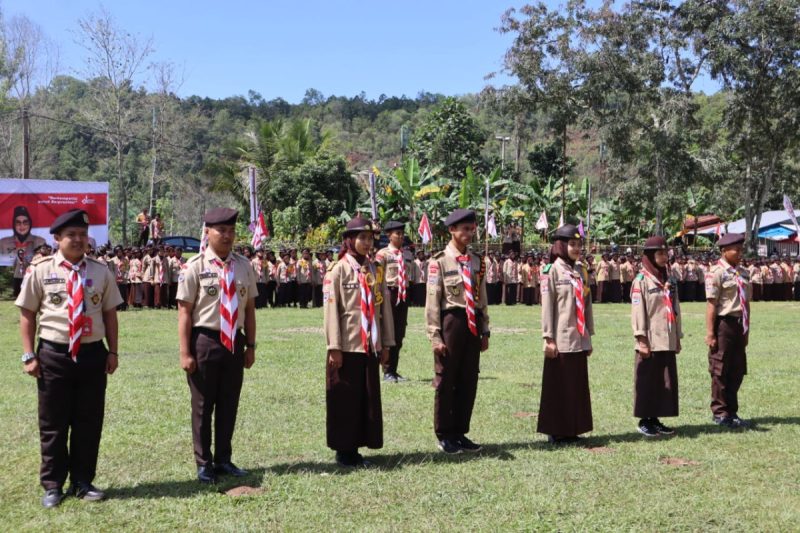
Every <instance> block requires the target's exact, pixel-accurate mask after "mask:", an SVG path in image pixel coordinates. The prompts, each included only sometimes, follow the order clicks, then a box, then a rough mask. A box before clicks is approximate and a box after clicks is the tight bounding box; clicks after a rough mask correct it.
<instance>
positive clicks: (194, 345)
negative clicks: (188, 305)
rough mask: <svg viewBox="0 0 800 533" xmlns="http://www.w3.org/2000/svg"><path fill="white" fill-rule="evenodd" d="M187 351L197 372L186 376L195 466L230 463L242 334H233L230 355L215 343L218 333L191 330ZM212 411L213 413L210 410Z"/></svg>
mask: <svg viewBox="0 0 800 533" xmlns="http://www.w3.org/2000/svg"><path fill="white" fill-rule="evenodd" d="M189 349H190V350H191V352H192V355H193V356H194V358H195V360H196V361H197V370H195V372H194V373H193V374H189V375H188V377H187V379H188V381H189V391H190V392H191V396H192V442H193V445H194V459H195V462H196V463H197V466H205V465H208V464H210V463H211V462H215V463H224V462H227V461H230V460H231V453H232V450H231V439H233V429H234V427H235V426H236V414H237V412H238V410H239V394H240V393H241V391H242V381H243V379H244V335H242V334H241V333H240V334H237V335H236V341H235V343H234V353H231V352H229V351H228V349H227V348H225V347H224V346H223V345H222V343H221V342H220V340H219V332H218V331H212V330H208V329H205V328H194V329H192V338H191V344H190V347H189ZM215 410H216V414H215V413H214V411H215ZM212 415H213V416H214V455H213V456H212V455H211V417H212Z"/></svg>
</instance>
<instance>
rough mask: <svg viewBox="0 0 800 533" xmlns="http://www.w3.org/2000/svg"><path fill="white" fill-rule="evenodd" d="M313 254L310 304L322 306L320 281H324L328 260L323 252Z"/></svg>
mask: <svg viewBox="0 0 800 533" xmlns="http://www.w3.org/2000/svg"><path fill="white" fill-rule="evenodd" d="M315 255H316V256H317V257H316V258H315V259H314V261H312V262H311V268H312V275H311V286H312V289H311V291H312V293H313V296H312V298H311V300H312V304H311V305H312V306H314V307H322V282H323V281H325V274H326V273H327V272H328V261H327V259H325V252H321V251H318V252H317V253H316V254H315Z"/></svg>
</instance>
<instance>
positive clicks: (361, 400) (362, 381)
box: [323, 216, 394, 467]
mask: <svg viewBox="0 0 800 533" xmlns="http://www.w3.org/2000/svg"><path fill="white" fill-rule="evenodd" d="M376 232H377V228H376V227H375V226H373V225H372V223H371V222H369V221H368V220H364V219H363V218H361V217H358V216H357V217H356V218H354V219H352V220H351V221H350V222H348V223H347V227H346V229H345V232H344V235H343V243H342V250H341V252H340V254H339V260H338V261H337V262H335V263H332V264H331V266H330V267H329V269H328V273H327V274H326V276H325V281H324V282H323V300H324V303H323V315H324V326H325V339H326V343H327V353H328V357H327V359H328V364H327V371H326V376H325V388H326V395H325V398H326V407H327V409H326V430H327V443H328V447H329V448H331V449H332V450H335V451H336V462H337V463H338V464H340V465H341V466H346V467H364V466H369V462H367V461H365V460H364V458H363V457H362V456H361V454H359V453H358V448H360V447H362V446H366V447H368V448H371V449H378V448H382V447H383V412H382V409H381V386H380V379H379V377H378V364H379V361H378V357H382V358H387V357H388V356H389V353H388V352H389V349H390V348H391V347H392V346H394V329H393V325H392V305H391V302H390V300H389V291H388V289H387V288H386V280H385V279H384V276H383V267H382V266H380V264H377V263H375V262H373V261H371V260H370V257H369V255H370V253H371V252H372V247H373V242H374V234H375V233H376Z"/></svg>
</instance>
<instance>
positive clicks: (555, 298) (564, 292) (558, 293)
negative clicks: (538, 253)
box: [539, 257, 594, 353]
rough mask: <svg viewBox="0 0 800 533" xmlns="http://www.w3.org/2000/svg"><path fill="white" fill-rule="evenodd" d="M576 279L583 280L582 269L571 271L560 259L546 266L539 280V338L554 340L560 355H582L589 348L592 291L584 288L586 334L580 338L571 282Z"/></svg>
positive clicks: (592, 321)
mask: <svg viewBox="0 0 800 533" xmlns="http://www.w3.org/2000/svg"><path fill="white" fill-rule="evenodd" d="M545 270H546V272H545ZM575 276H580V277H582V278H583V279H586V276H585V274H584V272H583V266H580V265H576V268H574V269H573V268H572V267H571V266H569V264H567V263H566V262H565V261H564V260H563V259H561V258H560V257H559V258H557V259H556V260H555V262H553V263H552V264H551V265H549V266H548V267H545V268H544V269H543V271H542V275H541V276H540V277H539V281H540V284H541V287H542V288H541V292H542V338H543V339H546V338H548V337H549V338H552V339H553V340H555V342H556V347H557V348H558V351H559V352H563V353H574V352H582V351H585V350H590V349H591V348H592V337H591V336H592V335H594V317H593V314H592V291H591V290H590V289H589V285H588V284H585V285H584V287H583V307H584V320H585V322H586V332H587V334H586V335H581V334H580V333H578V320H577V315H576V314H575V292H574V290H575V289H574V288H573V286H572V282H571V280H572V278H573V277H575Z"/></svg>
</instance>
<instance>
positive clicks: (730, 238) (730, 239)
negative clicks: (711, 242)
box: [717, 233, 744, 249]
mask: <svg viewBox="0 0 800 533" xmlns="http://www.w3.org/2000/svg"><path fill="white" fill-rule="evenodd" d="M743 242H744V234H743V233H726V234H725V235H723V236H722V237H720V238H719V240H718V241H717V246H719V248H720V249H722V248H724V247H726V246H733V245H734V244H741V243H743Z"/></svg>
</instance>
